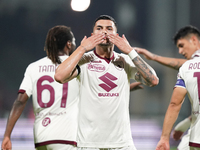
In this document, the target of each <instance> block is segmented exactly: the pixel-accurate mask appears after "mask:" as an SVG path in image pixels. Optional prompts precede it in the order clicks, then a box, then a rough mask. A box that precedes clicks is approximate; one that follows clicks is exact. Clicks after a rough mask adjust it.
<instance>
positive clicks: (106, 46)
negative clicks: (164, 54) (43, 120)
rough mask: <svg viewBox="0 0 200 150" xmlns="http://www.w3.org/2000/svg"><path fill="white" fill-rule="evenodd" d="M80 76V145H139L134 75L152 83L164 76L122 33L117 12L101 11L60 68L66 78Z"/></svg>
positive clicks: (58, 77) (131, 149) (128, 149)
mask: <svg viewBox="0 0 200 150" xmlns="http://www.w3.org/2000/svg"><path fill="white" fill-rule="evenodd" d="M114 46H117V47H118V48H119V50H121V51H122V52H123V53H124V54H119V53H117V52H115V51H114ZM93 48H95V50H93V51H90V50H92V49H93ZM89 51H90V52H89ZM75 77H77V79H78V80H79V82H80V104H79V123H78V149H81V150H83V149H87V150H95V149H96V150H99V149H101V148H103V149H119V148H120V149H121V150H122V149H126V150H136V148H135V146H134V144H133V140H132V134H131V129H130V117H129V96H130V90H129V89H130V79H135V80H136V81H139V82H141V83H143V84H145V85H147V86H156V85H157V84H158V82H159V79H158V77H157V75H156V73H155V71H154V69H153V68H151V67H150V66H149V65H148V64H147V63H146V62H144V60H142V58H141V57H140V56H139V55H138V54H137V52H136V51H135V50H134V49H133V48H132V47H131V46H130V44H129V42H128V41H127V39H126V38H125V36H124V35H123V36H122V37H120V36H119V35H118V34H117V25H116V22H115V20H114V19H113V18H112V17H110V16H108V15H101V16H99V17H98V18H97V19H96V20H95V22H94V27H93V33H92V35H91V36H90V37H88V38H87V37H84V38H83V40H82V42H81V45H80V46H79V47H77V49H76V50H75V51H74V52H73V54H72V55H70V56H69V57H68V58H67V59H66V60H65V61H63V62H62V63H61V64H60V65H59V66H58V68H57V69H56V73H55V79H56V81H58V82H60V83H65V82H67V81H70V80H71V79H73V78H75Z"/></svg>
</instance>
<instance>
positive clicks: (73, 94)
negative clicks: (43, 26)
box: [2, 25, 79, 150]
mask: <svg viewBox="0 0 200 150" xmlns="http://www.w3.org/2000/svg"><path fill="white" fill-rule="evenodd" d="M75 46H76V45H75V38H74V35H73V33H72V31H71V29H70V28H69V27H66V26H63V25H59V26H55V27H53V28H51V29H50V30H49V32H48V34H47V37H46V42H45V50H46V53H47V57H44V58H42V59H40V60H38V61H36V62H33V63H31V64H30V65H29V66H28V67H27V69H26V72H25V75H24V79H23V81H22V83H21V86H20V88H19V92H18V93H19V94H18V97H17V99H16V100H15V102H14V104H13V107H12V110H11V112H10V115H9V118H8V122H7V126H6V131H5V134H4V140H3V142H2V149H3V150H11V149H12V144H11V140H10V136H11V132H12V130H13V128H14V125H15V123H16V122H17V120H18V118H19V117H20V115H21V114H22V111H23V109H24V107H25V105H26V102H27V100H28V99H29V97H30V96H31V95H32V100H33V109H34V114H35V122H34V142H35V148H36V149H37V150H66V149H67V150H73V149H76V145H77V142H76V137H77V115H78V93H79V86H78V82H77V81H76V79H73V80H71V81H70V82H66V83H65V84H60V83H58V82H56V81H55V80H54V74H55V70H56V67H57V65H58V64H60V63H61V62H62V61H63V60H65V59H66V58H67V57H68V55H70V54H71V53H72V52H73V51H74V50H75Z"/></svg>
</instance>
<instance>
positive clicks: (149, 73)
mask: <svg viewBox="0 0 200 150" xmlns="http://www.w3.org/2000/svg"><path fill="white" fill-rule="evenodd" d="M133 62H134V64H135V66H136V67H137V69H138V73H139V74H137V75H136V79H137V81H140V82H143V83H144V84H145V85H148V86H155V85H157V84H158V82H159V79H158V77H157V76H156V73H155V71H154V70H153V68H151V67H150V66H149V65H148V64H147V63H145V62H144V60H143V59H142V58H141V57H139V56H137V57H135V58H134V59H133ZM141 77H142V78H143V79H142V78H141Z"/></svg>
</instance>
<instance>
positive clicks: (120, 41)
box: [108, 34, 133, 54]
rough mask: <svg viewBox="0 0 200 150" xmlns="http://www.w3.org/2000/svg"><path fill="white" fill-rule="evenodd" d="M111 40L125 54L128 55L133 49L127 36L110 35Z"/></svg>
mask: <svg viewBox="0 0 200 150" xmlns="http://www.w3.org/2000/svg"><path fill="white" fill-rule="evenodd" d="M108 38H109V40H110V41H111V42H112V43H113V44H114V45H116V46H117V47H118V48H119V50H121V51H122V52H123V53H125V54H128V53H130V51H131V50H132V49H133V48H132V47H131V46H130V44H129V42H128V41H127V39H126V37H125V35H122V37H120V36H119V35H118V34H108Z"/></svg>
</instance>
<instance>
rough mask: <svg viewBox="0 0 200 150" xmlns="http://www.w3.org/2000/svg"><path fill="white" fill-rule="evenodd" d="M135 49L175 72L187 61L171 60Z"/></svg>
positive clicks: (144, 50) (141, 49)
mask: <svg viewBox="0 0 200 150" xmlns="http://www.w3.org/2000/svg"><path fill="white" fill-rule="evenodd" d="M134 49H135V50H136V51H137V52H138V53H139V54H142V55H144V57H145V58H146V59H148V60H153V61H156V62H158V63H160V64H162V65H165V66H167V67H170V68H173V69H175V70H178V69H179V68H180V67H181V66H182V64H183V63H184V62H185V61H187V60H186V59H181V58H170V57H163V56H159V55H156V54H154V53H151V52H150V51H148V50H146V49H143V48H138V47H134Z"/></svg>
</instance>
